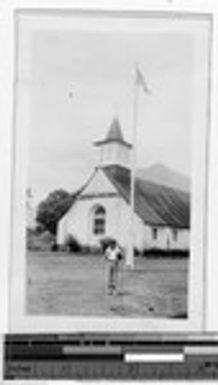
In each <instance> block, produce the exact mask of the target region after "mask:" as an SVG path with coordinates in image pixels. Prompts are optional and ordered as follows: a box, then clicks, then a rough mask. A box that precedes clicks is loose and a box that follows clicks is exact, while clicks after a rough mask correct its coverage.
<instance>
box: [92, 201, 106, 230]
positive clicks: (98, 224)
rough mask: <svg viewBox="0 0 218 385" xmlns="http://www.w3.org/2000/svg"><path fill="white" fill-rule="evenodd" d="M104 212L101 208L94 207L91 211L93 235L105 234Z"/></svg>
mask: <svg viewBox="0 0 218 385" xmlns="http://www.w3.org/2000/svg"><path fill="white" fill-rule="evenodd" d="M105 227H106V210H105V208H104V207H103V206H100V205H99V206H96V207H95V209H94V211H93V234H95V235H101V234H105Z"/></svg>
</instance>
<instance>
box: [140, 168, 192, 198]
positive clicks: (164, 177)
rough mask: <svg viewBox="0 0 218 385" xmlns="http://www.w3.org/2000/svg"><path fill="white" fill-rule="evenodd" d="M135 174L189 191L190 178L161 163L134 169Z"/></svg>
mask: <svg viewBox="0 0 218 385" xmlns="http://www.w3.org/2000/svg"><path fill="white" fill-rule="evenodd" d="M136 176H137V177H139V178H141V179H146V180H150V181H152V182H155V183H158V184H162V185H164V186H168V187H173V188H177V189H179V190H183V191H189V189H190V179H189V178H188V177H187V176H185V175H183V174H181V173H179V172H177V171H174V170H171V169H170V168H168V167H166V166H165V165H164V164H162V163H158V164H154V165H152V166H150V167H147V168H143V169H139V170H137V171H136Z"/></svg>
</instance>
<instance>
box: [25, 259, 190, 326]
mask: <svg viewBox="0 0 218 385" xmlns="http://www.w3.org/2000/svg"><path fill="white" fill-rule="evenodd" d="M187 268H188V259H174V260H173V259H146V258H136V264H135V269H134V270H133V271H127V270H126V269H125V268H124V266H121V269H120V276H119V288H118V293H117V295H114V296H110V295H108V293H107V284H106V282H107V265H106V262H105V260H104V257H103V256H102V255H96V256H93V255H83V256H77V255H73V254H69V255H66V254H60V253H55V254H54V253H45V252H44V253H40V252H28V255H27V290H26V294H27V295H26V306H27V313H28V314H32V315H33V314H35V315H37V314H38V315H40V314H41V315H72V316H78V315H82V316H103V317H105V316H110V317H111V316H126V317H141V316H143V317H164V318H185V317H186V314H187Z"/></svg>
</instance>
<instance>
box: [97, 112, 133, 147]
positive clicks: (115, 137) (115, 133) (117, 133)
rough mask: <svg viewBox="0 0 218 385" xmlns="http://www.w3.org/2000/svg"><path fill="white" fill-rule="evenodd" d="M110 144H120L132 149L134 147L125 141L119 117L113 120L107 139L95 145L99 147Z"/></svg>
mask: <svg viewBox="0 0 218 385" xmlns="http://www.w3.org/2000/svg"><path fill="white" fill-rule="evenodd" d="M110 142H119V143H122V144H123V145H124V146H126V147H132V145H131V144H130V143H128V142H126V141H125V140H124V137H123V133H122V129H121V126H120V122H119V119H118V117H115V118H114V119H113V121H112V123H111V124H110V127H109V130H108V133H107V135H106V138H105V139H104V140H100V141H97V142H95V143H94V144H95V145H97V146H99V145H101V144H106V143H110Z"/></svg>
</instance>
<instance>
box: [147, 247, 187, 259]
mask: <svg viewBox="0 0 218 385" xmlns="http://www.w3.org/2000/svg"><path fill="white" fill-rule="evenodd" d="M142 255H143V256H145V257H148V258H149V257H151V258H152V257H156V258H161V257H168V258H171V257H172V258H182V257H188V256H189V250H180V249H171V250H166V249H160V248H150V249H145V250H143V253H142Z"/></svg>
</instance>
